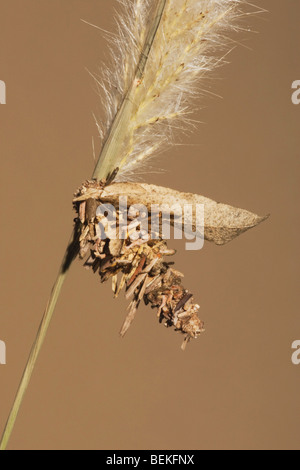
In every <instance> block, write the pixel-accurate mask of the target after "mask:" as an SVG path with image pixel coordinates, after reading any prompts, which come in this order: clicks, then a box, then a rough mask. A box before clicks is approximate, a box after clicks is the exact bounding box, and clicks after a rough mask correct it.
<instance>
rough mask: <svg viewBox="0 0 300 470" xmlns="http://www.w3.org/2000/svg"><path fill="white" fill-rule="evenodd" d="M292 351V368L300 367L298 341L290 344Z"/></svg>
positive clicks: (299, 342)
mask: <svg viewBox="0 0 300 470" xmlns="http://www.w3.org/2000/svg"><path fill="white" fill-rule="evenodd" d="M292 349H294V350H295V351H294V352H293V354H292V363H293V364H294V366H299V365H300V340H299V339H298V340H296V341H294V342H293V344H292Z"/></svg>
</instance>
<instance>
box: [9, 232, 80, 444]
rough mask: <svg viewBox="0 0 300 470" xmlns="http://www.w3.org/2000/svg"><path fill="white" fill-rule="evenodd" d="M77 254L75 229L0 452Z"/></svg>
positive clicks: (14, 418) (13, 422)
mask: <svg viewBox="0 0 300 470" xmlns="http://www.w3.org/2000/svg"><path fill="white" fill-rule="evenodd" d="M77 254H78V234H77V230H76V228H75V229H74V233H73V234H72V238H71V240H70V242H69V244H68V247H67V249H66V252H65V255H64V259H63V262H62V265H61V267H60V270H59V274H58V277H57V280H56V282H55V284H54V286H53V289H52V292H51V296H50V299H49V302H48V305H47V308H46V311H45V314H44V316H43V319H42V322H41V324H40V327H39V330H38V333H37V336H36V338H35V341H34V344H33V346H32V349H31V353H30V356H29V359H28V362H27V365H26V367H25V370H24V373H23V377H22V379H21V382H20V385H19V388H18V391H17V394H16V397H15V401H14V404H13V406H12V409H11V412H10V415H9V418H8V420H7V423H6V426H5V429H4V432H3V435H2V438H1V443H0V450H6V448H7V445H8V442H9V439H10V436H11V434H12V431H13V428H14V425H15V422H16V419H17V416H18V413H19V410H20V407H21V404H22V402H23V399H24V396H25V392H26V390H27V387H28V385H29V382H30V379H31V376H32V373H33V370H34V366H35V364H36V361H37V359H38V356H39V353H40V351H41V348H42V345H43V343H44V340H45V336H46V334H47V331H48V328H49V325H50V322H51V319H52V316H53V313H54V309H55V307H56V304H57V300H58V297H59V294H60V292H61V289H62V286H63V283H64V281H65V279H66V275H67V273H68V271H69V269H70V266H71V264H72V262H73V261H74V259H75V258H76V256H77Z"/></svg>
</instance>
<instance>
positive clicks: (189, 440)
mask: <svg viewBox="0 0 300 470" xmlns="http://www.w3.org/2000/svg"><path fill="white" fill-rule="evenodd" d="M256 3H257V4H258V5H259V6H261V7H262V8H265V9H266V10H268V12H267V13H265V14H261V15H254V16H252V17H249V18H247V20H246V22H244V24H245V25H249V26H250V27H251V30H252V32H251V33H247V32H243V33H240V34H239V36H235V39H236V40H237V41H238V42H239V43H240V44H239V45H237V47H236V48H235V49H234V50H233V51H232V53H231V55H230V57H229V58H228V60H229V61H230V64H229V65H228V66H226V67H225V68H223V69H219V70H218V71H217V72H216V73H215V75H214V77H213V79H212V80H208V81H207V82H206V83H205V86H206V87H207V88H208V89H209V90H210V91H211V92H212V93H215V94H216V95H219V96H220V97H222V98H218V97H216V96H210V97H207V98H205V99H204V100H203V101H202V102H199V110H198V111H197V114H196V118H197V119H199V121H201V122H202V124H199V126H198V127H197V130H196V132H194V133H193V134H192V135H189V136H188V137H187V138H186V139H184V138H182V140H181V143H182V144H185V145H182V146H179V147H176V148H174V149H172V150H170V151H169V152H167V153H166V154H164V155H162V156H161V157H160V158H159V161H158V163H157V166H158V167H159V168H164V169H165V170H166V171H165V172H164V173H160V174H157V173H155V174H146V175H145V177H144V181H146V182H148V183H154V184H161V185H165V186H169V187H173V188H175V189H178V190H183V191H190V192H197V193H199V194H203V195H205V196H207V197H211V198H213V199H215V200H218V201H220V202H224V203H229V204H231V205H234V206H238V207H242V208H245V209H248V210H251V211H253V212H256V213H258V214H260V215H264V214H267V213H271V214H272V216H271V218H270V219H269V220H268V221H267V222H266V223H264V224H263V225H261V226H260V227H258V228H257V229H255V230H253V231H251V232H248V233H247V234H245V235H243V236H241V237H240V238H239V239H237V240H235V241H234V242H232V243H231V244H229V245H227V246H225V247H216V246H213V245H210V244H208V243H206V244H205V247H204V249H203V250H202V251H201V252H187V251H185V249H184V243H183V242H178V241H177V242H176V243H175V242H174V243H172V242H171V243H170V245H171V246H175V248H177V249H178V254H177V256H176V267H177V269H179V270H180V271H182V272H184V273H185V285H186V287H188V288H189V289H190V290H191V291H192V292H194V294H195V298H196V299H197V301H198V302H199V303H200V304H201V312H200V316H201V318H202V319H203V320H204V321H205V324H206V333H205V334H204V335H203V336H202V337H201V338H200V339H198V340H197V341H193V342H192V343H191V344H190V345H189V347H188V349H187V351H186V352H185V353H183V352H182V351H181V350H180V344H181V340H182V338H181V337H180V336H179V335H178V334H177V333H175V332H174V331H172V330H167V329H165V328H164V327H163V326H162V325H159V323H158V322H157V319H156V314H155V312H154V311H152V310H151V309H149V308H147V307H145V306H143V307H142V308H141V309H140V311H139V313H138V315H137V317H136V320H135V322H134V324H133V326H132V327H131V329H130V331H129V332H128V334H127V336H126V338H125V339H124V340H121V339H120V338H119V335H118V332H119V329H120V326H121V325H122V323H123V320H124V316H125V311H126V306H127V303H126V301H125V300H124V299H123V297H122V298H120V299H119V300H114V299H113V297H112V292H111V286H110V285H109V284H106V285H100V283H99V280H98V278H97V277H96V276H93V275H92V274H91V273H90V272H87V271H85V270H84V269H83V268H82V266H81V264H80V263H79V262H77V263H76V264H75V265H74V267H73V269H72V271H71V273H70V275H69V278H68V280H67V282H66V285H65V287H64V290H63V293H62V296H61V298H60V300H59V304H58V307H57V310H56V313H55V316H54V319H53V323H52V324H51V327H50V330H49V333H48V336H47V339H46V342H45V345H44V347H43V350H42V353H41V356H40V358H39V361H38V365H37V368H36V370H35V372H34V376H33V379H32V382H31V384H30V388H29V390H28V393H27V395H26V399H25V401H24V404H23V406H22V410H21V412H20V415H19V418H18V421H17V424H16V427H15V431H14V433H13V436H12V439H11V441H10V445H9V448H10V449H15V450H18V449H34V450H38V449H86V450H88V449H109V450H113V449H120V450H122V449H151V450H156V449H158V450H159V449H168V450H176V449H184V450H189V449H299V442H300V440H299V424H300V418H299V412H300V400H299V386H300V366H295V365H293V364H292V362H291V356H292V349H291V345H292V343H293V341H294V340H297V339H300V317H299V254H300V248H299V246H300V245H299V229H300V223H299V222H300V216H299V195H300V194H299V193H300V184H299V176H300V158H299V157H300V155H299V123H300V105H299V106H295V105H293V104H292V101H291V95H292V90H291V85H292V82H293V81H294V80H300V63H299V48H298V46H299V39H300V32H299V22H300V3H299V2H298V1H297V0H285V1H282V0H261V1H259V0H256ZM116 7H117V2H116V1H115V0H63V1H61V0H43V1H41V0H10V1H9V2H7V1H4V0H0V79H1V80H3V81H5V83H6V86H7V104H6V105H1V106H0V156H1V168H0V174H1V186H0V196H1V258H0V259H1V284H0V286H1V287H0V288H1V312H0V340H2V341H5V343H6V347H7V365H6V366H3V365H2V366H0V387H1V389H0V396H1V400H0V432H1V431H2V429H3V427H4V424H5V421H6V418H7V415H8V412H9V409H10V407H11V405H12V401H13V396H14V394H15V391H16V388H17V385H18V383H19V380H20V377H21V374H22V370H23V368H24V365H25V362H26V360H27V356H28V353H29V350H30V347H31V344H32V342H33V339H34V337H35V334H36V331H37V328H38V325H39V322H40V320H41V316H42V313H43V311H44V308H45V306H46V302H47V299H48V296H49V293H50V289H51V286H52V284H53V282H54V279H55V276H56V273H57V270H58V267H59V264H60V261H61V257H62V255H63V252H64V249H65V246H66V243H67V241H68V238H69V234H70V232H71V227H72V221H73V217H74V214H73V212H72V204H71V200H72V194H73V192H74V190H75V189H76V188H77V187H78V186H79V185H80V184H81V182H82V181H83V180H85V179H86V178H89V177H90V175H91V173H92V170H93V166H94V160H93V151H92V138H94V140H95V147H96V151H97V153H98V151H99V149H100V141H99V139H98V138H97V130H96V128H95V125H94V121H93V117H92V112H95V114H96V115H97V116H99V117H100V118H101V113H102V111H101V103H100V100H99V98H98V97H97V95H96V93H95V86H94V83H93V81H92V79H91V77H90V76H89V75H88V73H87V71H86V69H88V70H90V71H92V72H96V73H97V70H98V68H99V67H101V61H103V60H105V59H106V58H107V56H108V47H107V43H106V42H105V40H104V39H103V37H102V33H101V32H100V31H99V30H98V29H96V28H92V27H90V26H88V25H87V24H86V23H83V22H82V21H80V20H81V19H84V20H86V21H87V22H90V23H93V24H96V25H98V26H99V27H101V28H104V29H109V30H112V31H115V23H114V19H113V16H114V9H115V8H116Z"/></svg>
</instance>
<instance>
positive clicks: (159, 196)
mask: <svg viewBox="0 0 300 470" xmlns="http://www.w3.org/2000/svg"><path fill="white" fill-rule="evenodd" d="M120 196H126V197H127V202H128V206H131V205H135V204H143V205H144V206H146V207H147V209H148V212H149V213H151V208H152V206H153V205H159V206H162V205H163V204H164V205H165V204H166V205H168V206H169V207H175V211H174V218H175V219H176V216H177V217H178V216H180V215H181V214H183V213H184V206H185V205H192V206H193V207H195V206H196V204H203V205H204V237H205V239H206V240H208V241H212V242H214V243H215V244H216V245H224V244H226V243H228V242H230V241H231V240H233V239H234V238H236V237H238V236H239V235H241V234H242V233H244V232H246V231H247V230H249V229H251V228H254V227H256V226H257V225H259V224H260V223H261V222H263V221H265V220H266V219H267V218H268V217H269V216H265V217H260V216H258V215H256V214H253V213H251V212H249V211H247V210H244V209H239V208H236V207H232V206H229V205H227V204H221V203H218V202H215V201H213V200H212V199H208V198H206V197H204V196H200V195H197V194H191V193H181V192H179V191H175V190H173V189H169V188H164V187H160V186H155V185H149V184H139V183H113V184H111V185H110V186H107V187H106V188H105V189H104V191H103V192H102V194H101V201H103V202H104V203H110V204H113V205H114V206H115V207H116V209H118V207H119V197H120ZM176 206H177V208H178V210H176ZM191 217H192V220H185V221H186V223H188V225H190V227H191V229H192V231H193V232H194V233H195V232H196V231H197V222H196V216H195V213H193V215H192V216H191ZM171 222H172V223H173V224H174V221H172V220H171ZM200 231H201V230H200Z"/></svg>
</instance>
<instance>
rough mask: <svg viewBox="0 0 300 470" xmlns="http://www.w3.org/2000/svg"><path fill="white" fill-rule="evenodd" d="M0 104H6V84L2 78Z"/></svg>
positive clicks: (0, 81) (0, 82)
mask: <svg viewBox="0 0 300 470" xmlns="http://www.w3.org/2000/svg"><path fill="white" fill-rule="evenodd" d="M0 104H6V85H5V82H4V81H3V80H0Z"/></svg>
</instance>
